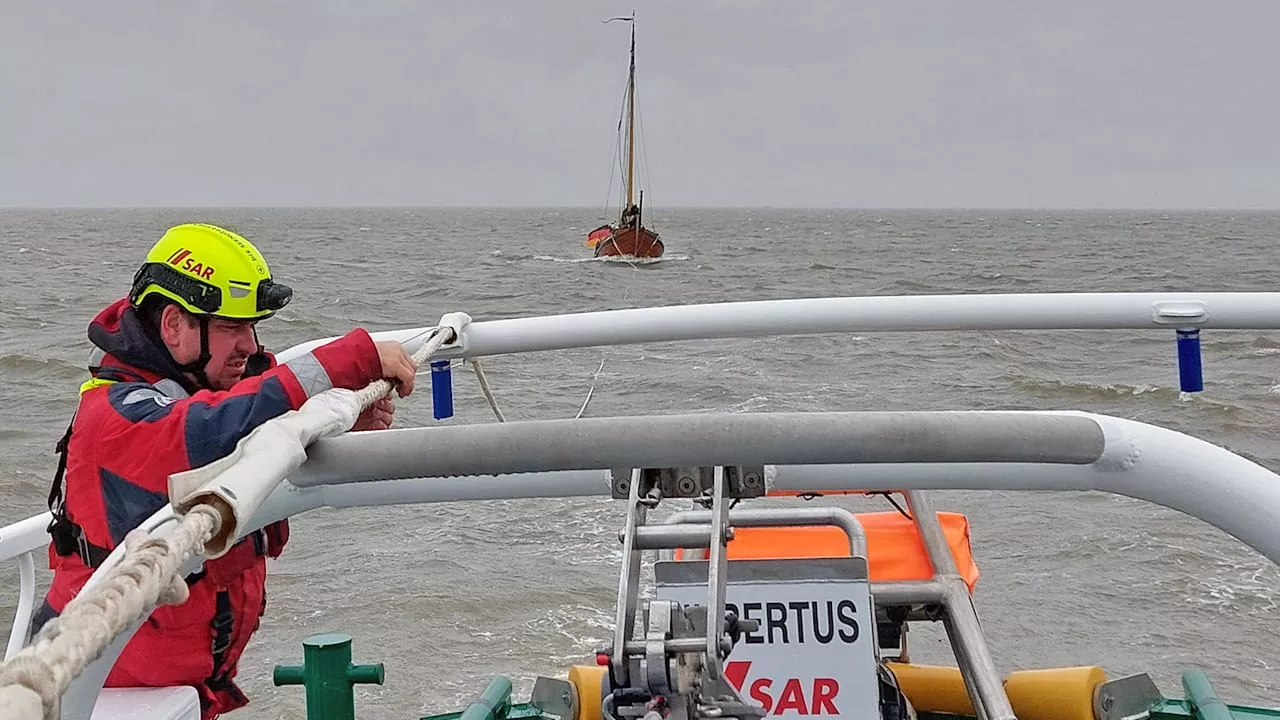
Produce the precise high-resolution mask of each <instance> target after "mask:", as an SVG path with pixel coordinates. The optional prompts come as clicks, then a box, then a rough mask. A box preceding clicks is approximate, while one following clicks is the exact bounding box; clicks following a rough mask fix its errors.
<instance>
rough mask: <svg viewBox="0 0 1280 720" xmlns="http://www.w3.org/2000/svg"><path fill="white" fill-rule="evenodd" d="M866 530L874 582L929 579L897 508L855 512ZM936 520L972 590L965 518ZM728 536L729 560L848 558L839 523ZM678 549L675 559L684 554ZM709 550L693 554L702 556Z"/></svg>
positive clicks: (974, 571)
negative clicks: (831, 525) (731, 537)
mask: <svg viewBox="0 0 1280 720" xmlns="http://www.w3.org/2000/svg"><path fill="white" fill-rule="evenodd" d="M855 517H857V518H858V522H860V523H862V528H863V530H864V531H866V534H867V572H868V574H869V575H870V576H871V580H872V582H891V581H900V580H928V579H930V578H932V577H933V569H932V567H931V566H930V564H929V556H928V555H927V554H926V553H925V549H924V542H923V541H922V540H921V539H920V535H919V533H917V532H916V526H915V523H913V522H911V521H910V520H908V519H907V518H906V517H903V515H902V513H899V512H897V511H885V512H873V513H857V514H855ZM938 522H939V524H940V525H942V532H943V535H944V536H945V537H946V538H947V544H948V545H949V546H950V547H951V556H952V557H953V558H955V562H956V567H957V568H959V570H960V577H961V578H963V579H964V582H965V584H966V585H968V586H969V592H973V586H974V585H975V584H977V582H978V575H979V573H978V566H977V564H976V563H975V562H974V560H973V553H972V551H971V550H970V547H969V519H968V518H967V517H965V516H964V515H962V514H960V513H953V512H940V513H938ZM733 531H734V538H733V539H732V540H730V541H729V545H728V548H727V550H728V552H727V555H728V558H729V559H730V560H748V559H751V560H764V559H781V558H802V557H848V556H849V540H848V536H846V535H845V534H844V531H843V530H841V529H840V528H838V527H830V526H812V527H761V528H747V527H735V528H734V529H733ZM683 553H684V551H683V550H677V551H676V559H677V560H679V559H681V558H682V557H683ZM706 556H707V551H706V550H702V551H700V552H698V553H697V554H696V555H695V557H699V558H704V559H705V558H706Z"/></svg>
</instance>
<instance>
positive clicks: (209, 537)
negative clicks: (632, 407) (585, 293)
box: [0, 313, 471, 720]
mask: <svg viewBox="0 0 1280 720" xmlns="http://www.w3.org/2000/svg"><path fill="white" fill-rule="evenodd" d="M470 320H471V318H469V317H467V316H466V315H465V314H462V313H451V314H450V315H446V316H445V317H443V318H441V324H440V326H439V327H437V328H435V329H434V330H433V331H432V334H431V337H430V338H428V339H427V341H426V342H425V343H423V345H422V347H420V348H419V349H418V351H417V352H415V353H414V354H413V355H412V356H411V359H412V361H413V364H414V368H415V370H416V369H417V368H418V367H420V366H421V365H422V364H423V363H424V362H426V360H427V359H428V358H429V357H431V356H432V355H433V354H434V353H435V352H436V351H438V350H439V349H440V347H441V346H442V345H444V344H445V343H448V342H453V341H455V340H457V339H458V337H459V335H460V332H461V329H462V327H464V326H465V325H466V324H467V323H469V322H470ZM394 388H395V386H394V385H393V384H392V383H391V382H389V381H387V380H377V381H375V382H372V383H370V384H369V385H367V386H366V387H365V388H364V389H362V390H359V391H357V392H354V393H353V392H352V391H350V390H341V389H336V388H335V389H333V390H329V391H326V393H321V395H317V396H316V397H315V398H312V400H319V401H320V402H319V403H318V404H317V405H316V406H315V407H317V408H318V415H313V416H307V417H303V415H302V414H301V413H299V412H298V411H291V413H286V415H287V416H288V417H283V418H278V419H277V420H278V421H279V423H278V425H280V426H286V425H288V424H289V423H290V422H292V423H293V425H294V426H295V428H294V429H295V431H299V432H298V435H299V436H300V437H301V439H302V440H304V441H305V444H307V445H309V444H310V443H311V442H314V440H315V439H317V438H318V437H321V436H324V435H326V434H330V432H331V431H332V429H333V428H334V427H335V425H334V420H335V417H334V416H335V408H337V413H336V414H337V416H338V417H337V419H338V421H339V422H340V423H341V422H345V428H342V429H350V427H351V425H353V424H354V422H355V417H356V416H357V415H358V414H359V412H362V411H363V410H365V409H367V408H368V407H369V406H370V405H372V404H373V403H375V402H376V401H377V400H378V399H379V398H381V397H383V396H385V395H387V394H388V393H390V392H391V391H392V390H394ZM328 394H336V395H337V397H338V398H339V399H338V401H337V402H333V398H327V397H322V396H326V395H328ZM350 399H354V400H355V402H357V403H358V404H359V411H357V412H355V413H354V414H350V415H349V416H348V415H347V414H346V413H344V412H342V407H340V406H341V405H342V404H346V403H348V401H349V400H350ZM324 400H330V402H329V403H327V404H326V403H325V402H323V401H324ZM310 403H311V400H309V401H308V404H310ZM303 409H304V410H307V409H308V408H307V405H304V407H303ZM299 417H303V420H302V421H299V420H298V418H299ZM309 418H310V420H309V421H310V422H311V425H312V427H302V426H303V425H305V424H306V422H308V419H309ZM275 424H277V421H276V420H273V421H271V422H269V423H267V424H264V425H263V426H259V428H257V429H255V433H257V432H258V431H260V430H269V429H272V428H271V427H269V426H273V425H275ZM317 428H318V429H317ZM263 437H268V438H270V437H271V436H270V434H267V435H264V436H263ZM252 439H254V436H253V434H251V436H250V437H249V438H246V439H245V440H242V441H241V444H240V445H238V446H237V451H238V452H242V451H243V449H244V448H245V447H247V446H248V445H249V443H248V442H246V441H250V440H252ZM284 452H287V450H286V451H284ZM301 455H302V457H301V459H299V460H296V461H295V462H294V463H290V464H291V465H292V466H293V467H296V465H297V464H298V463H300V462H301V460H305V458H306V455H305V452H303V453H301ZM250 459H251V460H252V458H250ZM239 460H240V458H239V457H231V456H228V457H227V458H223V459H221V460H219V461H216V462H215V463H211V465H217V464H218V463H222V462H224V461H227V462H226V466H225V467H227V468H231V467H234V465H235V464H236V462H237V461H239ZM208 467H209V466H206V467H205V468H201V470H205V469H206V468H208ZM215 470H216V471H217V472H216V473H215V474H214V475H213V479H214V481H216V482H212V483H209V484H215V485H218V484H224V483H226V482H227V480H225V479H223V475H222V473H224V472H228V471H227V470H224V469H223V466H219V467H217V468H215ZM175 477H176V476H175ZM283 479H284V475H283V474H280V473H276V475H275V477H273V478H271V477H269V478H267V480H274V484H272V485H271V487H270V488H265V489H264V488H256V489H255V490H256V491H257V492H255V493H254V495H255V499H256V500H257V502H261V501H262V500H263V499H265V498H266V496H267V495H268V494H269V491H270V490H271V489H274V488H275V486H276V485H278V484H279V483H280V482H281V481H283ZM172 482H173V480H172V478H171V488H172V487H173V485H172ZM223 489H225V488H223ZM170 497H171V505H172V506H173V507H174V508H178V507H179V499H178V498H174V497H173V493H172V491H171V493H170ZM188 497H190V496H188ZM199 497H200V500H201V501H200V502H196V503H195V504H194V505H193V506H192V507H190V508H189V509H188V510H187V511H186V512H185V513H184V514H183V515H181V516H180V517H179V518H178V519H177V520H176V521H175V522H174V523H172V527H166V526H162V527H161V528H157V529H153V530H151V533H156V532H157V531H160V532H161V533H162V534H163V535H164V536H163V537H157V536H155V535H154V534H149V533H148V532H147V531H145V530H143V529H141V528H139V529H135V530H133V531H132V532H130V533H129V534H128V535H126V536H125V538H124V543H123V544H124V548H123V555H122V557H120V559H119V561H118V562H116V563H114V564H111V563H110V561H109V562H108V563H107V564H106V565H104V566H103V567H101V568H99V570H98V572H97V573H95V575H94V577H92V578H90V582H89V583H88V584H87V585H86V586H85V588H84V589H83V590H82V591H81V592H80V593H78V594H77V595H76V597H75V598H73V599H72V600H71V601H70V602H68V603H67V605H66V607H65V608H64V609H63V611H62V613H61V614H60V615H59V616H58V617H55V618H53V619H52V620H50V621H49V622H48V623H46V624H45V626H44V627H43V628H41V630H40V632H39V633H38V634H37V635H36V636H35V638H33V639H32V641H31V644H30V645H28V646H27V647H26V648H24V649H23V650H21V651H20V652H18V653H17V654H16V655H14V656H13V657H11V658H9V659H8V660H7V661H6V662H5V663H4V664H3V665H0V718H4V719H5V720H9V719H10V718H12V719H13V720H40V719H41V718H43V720H57V719H58V717H59V716H60V714H61V700H62V695H63V693H65V692H66V691H67V690H68V689H69V688H70V687H71V683H72V681H74V680H75V678H76V677H78V676H79V675H80V674H81V673H83V672H84V670H85V668H86V667H88V666H89V664H90V663H92V662H93V661H94V660H96V659H98V658H99V657H101V655H102V653H103V652H104V651H105V650H106V649H107V647H109V646H110V645H111V643H112V641H114V640H115V638H116V637H117V636H119V635H120V634H121V633H123V632H124V631H125V630H126V629H127V628H128V627H129V626H130V625H132V624H134V623H136V622H139V621H141V620H142V619H143V618H145V617H147V616H149V615H150V614H151V612H152V610H154V609H155V608H156V607H157V605H159V604H170V605H180V604H182V603H183V602H185V601H186V599H187V597H188V595H189V592H190V591H189V590H188V588H187V584H186V582H185V581H184V580H183V579H182V577H181V576H180V572H181V570H182V568H183V566H184V564H185V563H186V562H187V561H188V560H189V559H191V557H192V556H194V555H195V554H196V553H198V552H202V551H203V552H205V553H206V554H208V553H209V551H210V544H211V543H215V541H216V540H217V539H218V538H219V537H220V536H221V537H224V538H226V537H234V536H238V535H239V533H238V532H237V530H239V529H240V528H239V526H240V522H241V521H242V520H243V519H244V518H247V517H248V516H249V515H251V514H252V511H253V510H254V509H256V507H252V506H251V507H248V508H245V507H242V506H241V505H240V504H239V503H238V502H237V496H236V495H235V494H231V498H232V501H230V502H228V501H227V498H226V495H221V496H220V495H218V494H212V495H211V494H208V493H203V494H200V496H199ZM251 502H252V501H246V504H248V503H251ZM228 505H230V507H227V506H228ZM224 525H228V526H230V527H224ZM165 530H167V532H164V531H165ZM226 544H228V545H229V544H230V543H229V541H228V542H227V543H226ZM223 551H225V550H223ZM113 555H115V553H113ZM99 576H101V577H100V578H99Z"/></svg>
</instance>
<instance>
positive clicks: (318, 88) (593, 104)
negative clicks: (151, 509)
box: [0, 0, 1280, 208]
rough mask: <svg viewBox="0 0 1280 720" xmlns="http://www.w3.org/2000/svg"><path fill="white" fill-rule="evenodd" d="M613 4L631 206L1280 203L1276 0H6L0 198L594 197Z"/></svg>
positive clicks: (608, 123)
mask: <svg viewBox="0 0 1280 720" xmlns="http://www.w3.org/2000/svg"><path fill="white" fill-rule="evenodd" d="M633 5H634V6H635V7H636V9H637V10H638V15H639V25H638V32H639V35H638V41H639V50H638V54H639V58H638V65H639V68H638V75H639V78H638V83H639V92H638V97H639V101H640V108H641V114H640V117H641V121H642V131H643V137H642V139H643V141H644V143H643V144H644V158H643V159H644V160H647V165H648V170H649V172H648V174H647V177H645V178H644V180H645V183H644V186H645V188H646V194H645V199H646V204H647V205H649V206H651V207H654V206H667V207H673V206H689V205H694V206H709V205H728V206H775V207H788V206H801V207H1161V208H1177V207H1272V208H1274V207H1280V139H1278V138H1277V133H1280V113H1278V112H1277V109H1278V108H1280V88H1278V86H1277V77H1278V73H1280V3H1277V2H1275V0H1260V1H1258V2H1252V3H1245V2H1210V1H1209V0H1203V1H1202V2H1199V3H1188V2H1180V1H1175V0H1160V1H1155V0H1152V1H1147V2H1105V3H1104V2H1074V1H1073V2H1061V1H1060V0H1059V1H1055V2H1047V1H1046V2H1040V1H1034V2H1030V1H1011V2H999V3H986V2H983V3H978V2H942V1H941V0H940V1H939V2H934V3H918V2H904V1H901V0H893V1H892V2H890V1H889V0H885V1H883V2H877V3H863V2H853V1H852V0H844V1H832V2H818V1H817V0H773V1H772V2H763V1H759V0H735V1H734V2H728V1H724V2H701V1H699V2H688V1H687V0H686V1H684V2H652V1H650V2H633V0H625V1H619V0H593V1H591V2H555V1H554V0H537V1H533V0H509V1H505V2H501V3H499V2H476V3H465V2H449V3H445V2H434V1H432V2H427V1H419V2H392V1H379V0H308V1H306V2H302V1H300V0H299V1H296V2H295V1H292V0H291V1H289V2H283V1H278V0H267V1H265V2H248V1H247V0H240V1H236V2H228V1H226V0H199V1H195V2H172V0H167V1H161V0H129V1H128V2H117V3H110V2H90V1H88V0H69V1H68V2H38V1H36V2H33V1H32V0H0V17H3V21H0V206H32V205H34V206H172V205H182V206H188V205H526V206H529V205H578V206H593V207H599V206H601V205H603V204H604V203H605V201H606V200H608V199H610V193H609V180H610V170H611V168H613V167H614V166H613V160H614V155H613V152H614V149H615V143H616V136H615V132H616V130H617V127H616V125H617V120H618V113H619V111H620V108H621V100H622V94H623V89H624V82H625V72H626V63H627V58H626V52H627V41H628V28H627V26H626V25H625V24H624V23H610V24H602V23H601V20H603V19H605V18H607V17H609V16H611V15H616V14H628V13H629V12H630V11H631V9H632V7H633ZM618 182H619V178H618V173H617V172H615V173H614V175H613V191H614V192H613V193H612V197H613V198H614V199H615V202H616V197H617V189H618Z"/></svg>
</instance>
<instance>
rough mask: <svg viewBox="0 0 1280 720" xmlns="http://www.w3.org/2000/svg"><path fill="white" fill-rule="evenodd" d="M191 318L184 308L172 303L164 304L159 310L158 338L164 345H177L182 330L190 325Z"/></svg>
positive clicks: (172, 346)
mask: <svg viewBox="0 0 1280 720" xmlns="http://www.w3.org/2000/svg"><path fill="white" fill-rule="evenodd" d="M191 320H192V318H191V316H190V315H188V314H187V312H186V311H185V310H183V309H182V308H180V307H178V306H177V305H174V304H172V303H171V304H169V305H166V306H165V308H164V310H162V311H161V312H160V328H159V329H160V340H161V342H163V343H164V344H165V346H166V347H170V348H174V347H177V346H178V344H179V343H180V342H181V337H182V331H183V330H185V329H186V328H188V327H190V326H191V324H192V322H191Z"/></svg>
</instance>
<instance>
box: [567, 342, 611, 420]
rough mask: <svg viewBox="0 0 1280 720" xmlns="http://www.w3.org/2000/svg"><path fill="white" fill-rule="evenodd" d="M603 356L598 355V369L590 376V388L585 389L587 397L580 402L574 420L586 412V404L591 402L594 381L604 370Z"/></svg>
mask: <svg viewBox="0 0 1280 720" xmlns="http://www.w3.org/2000/svg"><path fill="white" fill-rule="evenodd" d="M604 361H605V355H604V354H603V353H602V354H601V355H600V367H598V368H596V372H595V374H594V375H592V376H591V387H590V388H587V397H586V398H584V399H583V400H582V407H580V408H578V414H577V415H574V416H573V419H574V420H577V419H578V418H580V417H582V413H584V412H586V411H587V403H589V402H591V396H592V395H594V394H595V392H596V380H597V379H599V377H600V371H601V370H603V369H604Z"/></svg>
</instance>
